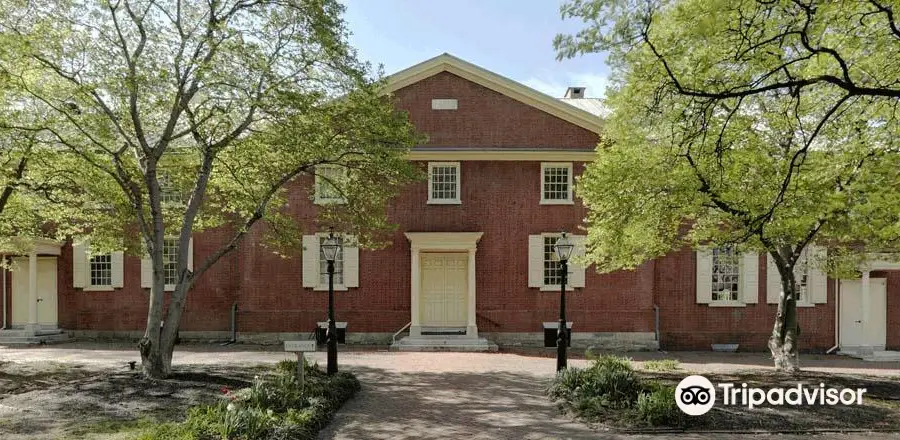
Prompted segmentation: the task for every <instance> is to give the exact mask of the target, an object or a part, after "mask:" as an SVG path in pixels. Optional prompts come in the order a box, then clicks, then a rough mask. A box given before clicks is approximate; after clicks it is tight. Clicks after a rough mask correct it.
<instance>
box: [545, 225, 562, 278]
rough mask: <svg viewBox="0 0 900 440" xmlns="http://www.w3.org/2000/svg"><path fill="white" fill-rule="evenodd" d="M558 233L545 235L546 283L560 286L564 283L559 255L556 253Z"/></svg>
mask: <svg viewBox="0 0 900 440" xmlns="http://www.w3.org/2000/svg"><path fill="white" fill-rule="evenodd" d="M557 239H559V236H558V235H545V236H544V285H545V286H559V285H560V284H562V273H561V268H560V266H559V255H557V254H556V248H555V245H556V240H557Z"/></svg>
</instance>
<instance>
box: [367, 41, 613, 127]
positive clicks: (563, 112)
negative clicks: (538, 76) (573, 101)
mask: <svg viewBox="0 0 900 440" xmlns="http://www.w3.org/2000/svg"><path fill="white" fill-rule="evenodd" d="M441 72H449V73H452V74H454V75H456V76H459V77H461V78H464V79H466V80H469V81H472V82H473V83H475V84H478V85H481V86H483V87H486V88H488V89H491V90H493V91H495V92H497V93H500V94H503V95H505V96H508V97H510V98H512V99H515V100H516V101H519V102H522V103H524V104H527V105H530V106H532V107H534V108H537V109H539V110H541V111H544V112H546V113H549V114H551V115H553V116H556V117H557V118H560V119H562V120H564V121H568V122H570V123H572V124H575V125H577V126H579V127H582V128H584V129H587V130H590V131H593V132H594V133H598V134H599V133H601V130H602V123H603V121H602V120H601V119H600V118H599V117H598V116H597V115H594V114H592V113H590V112H588V111H585V110H583V109H581V108H578V107H575V106H573V105H569V104H568V103H566V102H563V101H560V100H558V99H556V98H553V97H551V96H549V95H546V94H544V93H541V92H539V91H537V90H535V89H532V88H531V87H528V86H526V85H524V84H521V83H518V82H516V81H513V80H511V79H509V78H507V77H505V76H502V75H498V74H496V73H494V72H491V71H489V70H487V69H484V68H481V67H479V66H476V65H474V64H472V63H470V62H468V61H465V60H462V59H459V58H457V57H455V56H453V55H450V54H448V53H443V54H441V55H438V56H436V57H434V58H431V59H429V60H426V61H423V62H421V63H419V64H416V65H414V66H412V67H408V68H406V69H403V70H401V71H399V72H397V73H394V74H393V75H390V76H388V77H387V78H386V85H385V89H386V90H385V91H386V92H387V93H393V92H395V91H397V90H399V89H402V88H404V87H406V86H408V85H411V84H414V83H417V82H419V81H421V80H423V79H425V78H429V77H431V76H434V75H437V74H438V73H441Z"/></svg>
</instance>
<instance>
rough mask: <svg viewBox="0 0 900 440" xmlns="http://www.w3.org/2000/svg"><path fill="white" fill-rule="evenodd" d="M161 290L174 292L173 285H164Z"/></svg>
mask: <svg viewBox="0 0 900 440" xmlns="http://www.w3.org/2000/svg"><path fill="white" fill-rule="evenodd" d="M163 290H164V291H166V292H174V291H175V285H174V284H166V285H165V286H163Z"/></svg>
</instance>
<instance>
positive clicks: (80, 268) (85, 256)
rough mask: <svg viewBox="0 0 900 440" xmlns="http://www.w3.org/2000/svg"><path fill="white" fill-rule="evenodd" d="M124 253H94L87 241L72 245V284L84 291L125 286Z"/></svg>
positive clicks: (108, 289)
mask: <svg viewBox="0 0 900 440" xmlns="http://www.w3.org/2000/svg"><path fill="white" fill-rule="evenodd" d="M124 270H125V268H124V254H123V253H122V252H120V251H116V252H110V253H104V254H99V253H98V254H92V253H91V249H90V244H88V243H87V242H83V243H75V244H73V245H72V285H73V287H75V288H80V289H82V290H84V291H103V290H106V291H110V290H114V289H117V288H121V287H124V274H123V272H124Z"/></svg>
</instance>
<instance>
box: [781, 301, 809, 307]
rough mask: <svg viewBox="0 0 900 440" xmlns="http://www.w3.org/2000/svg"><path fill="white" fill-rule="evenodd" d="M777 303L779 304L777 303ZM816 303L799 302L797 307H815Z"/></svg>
mask: <svg viewBox="0 0 900 440" xmlns="http://www.w3.org/2000/svg"><path fill="white" fill-rule="evenodd" d="M776 305H777V304H776ZM815 306H816V305H815V304H813V303H809V302H798V303H797V307H815Z"/></svg>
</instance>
